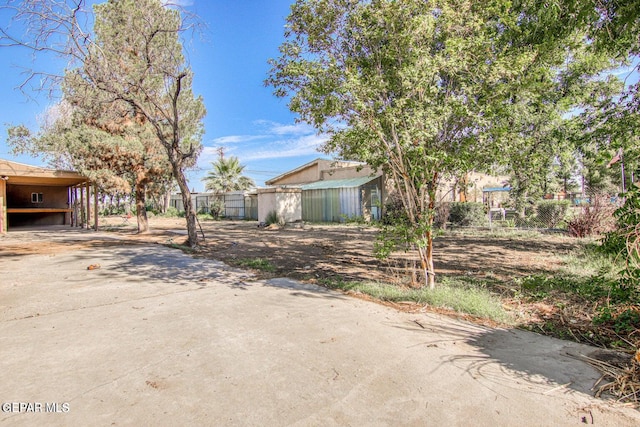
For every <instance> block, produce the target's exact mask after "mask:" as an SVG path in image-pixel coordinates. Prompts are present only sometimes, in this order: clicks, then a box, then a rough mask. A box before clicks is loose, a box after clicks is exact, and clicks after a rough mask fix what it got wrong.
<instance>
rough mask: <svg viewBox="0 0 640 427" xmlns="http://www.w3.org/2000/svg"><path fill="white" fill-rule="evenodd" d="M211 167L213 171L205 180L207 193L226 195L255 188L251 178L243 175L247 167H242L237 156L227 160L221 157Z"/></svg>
mask: <svg viewBox="0 0 640 427" xmlns="http://www.w3.org/2000/svg"><path fill="white" fill-rule="evenodd" d="M211 166H212V167H213V169H212V170H211V171H209V173H207V176H206V177H205V178H204V179H203V181H204V182H205V189H206V190H207V191H213V192H215V193H226V192H229V191H243V190H248V189H250V188H251V187H254V186H255V183H254V182H253V180H252V179H251V178H249V177H246V176H243V175H242V172H243V171H244V168H245V166H243V165H241V164H240V160H238V158H237V157H235V156H230V157H228V158H226V159H225V158H224V157H223V156H220V158H219V159H218V161H216V162H212V163H211Z"/></svg>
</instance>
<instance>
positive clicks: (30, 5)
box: [0, 0, 205, 246]
mask: <svg viewBox="0 0 640 427" xmlns="http://www.w3.org/2000/svg"><path fill="white" fill-rule="evenodd" d="M84 3H85V2H84V1H83V0H65V1H60V2H49V1H45V0H24V1H23V2H21V3H20V4H19V5H13V4H12V5H9V6H5V7H4V9H5V10H6V9H10V10H11V11H12V12H14V13H15V15H14V20H16V22H18V21H19V22H21V23H22V24H24V26H25V27H26V28H27V29H28V30H29V31H28V32H27V33H26V36H24V37H15V36H12V35H10V34H9V33H8V32H7V31H6V29H2V31H0V41H2V42H3V44H4V45H5V46H6V45H19V46H24V47H28V48H31V49H33V50H34V51H36V52H41V51H43V50H44V51H48V52H51V53H54V54H58V55H62V56H63V57H64V58H65V59H67V60H68V61H69V65H68V66H67V68H66V70H65V74H64V77H63V79H61V78H56V79H54V83H62V85H63V87H64V96H65V100H66V101H67V102H69V103H70V104H71V105H73V106H74V107H75V108H78V109H80V110H82V111H83V114H84V115H85V116H86V117H89V118H91V117H93V118H100V120H99V121H104V122H107V123H108V122H113V123H137V124H139V125H141V126H144V127H146V126H148V127H150V128H151V129H153V132H154V133H155V137H156V138H155V141H157V142H159V143H160V144H161V146H162V147H163V148H164V150H165V152H166V155H167V159H168V161H169V164H170V165H171V172H172V174H173V176H174V178H175V180H176V182H177V184H178V187H179V188H180V192H181V193H182V198H183V204H184V207H185V214H186V215H185V216H186V220H187V233H188V244H189V245H190V246H195V245H197V241H198V236H197V233H196V231H197V230H196V217H195V211H194V209H193V206H192V202H191V192H190V190H189V186H188V183H187V179H186V176H185V170H186V169H187V168H189V167H190V166H192V165H193V164H195V161H196V160H197V156H198V155H199V153H200V151H201V144H200V139H201V136H202V133H203V126H202V118H203V117H204V115H205V108H204V104H203V101H202V98H201V97H196V96H195V95H194V94H193V92H192V89H191V86H192V80H193V75H192V72H191V70H190V69H189V67H188V66H187V64H186V61H185V58H184V56H183V54H182V44H181V42H180V36H181V34H182V32H183V31H184V29H185V28H184V26H183V21H182V17H181V14H180V11H179V10H177V9H175V8H171V7H169V6H165V5H164V2H161V1H160V0H140V1H137V0H109V1H107V2H105V3H102V4H98V5H95V6H94V13H93V14H89V13H87V11H86V10H85V8H84ZM83 13H84V15H83ZM91 24H93V27H92V28H91ZM35 75H36V74H35V73H34V74H32V76H31V77H33V76H35ZM88 125H90V126H93V125H94V123H91V122H89V123H88ZM97 126H98V128H100V124H99V123H98V124H97ZM154 143H155V142H154Z"/></svg>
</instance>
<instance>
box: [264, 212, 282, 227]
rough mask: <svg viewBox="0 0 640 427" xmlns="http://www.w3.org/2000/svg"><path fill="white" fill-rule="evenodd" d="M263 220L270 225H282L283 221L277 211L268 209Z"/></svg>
mask: <svg viewBox="0 0 640 427" xmlns="http://www.w3.org/2000/svg"><path fill="white" fill-rule="evenodd" d="M264 222H265V224H267V225H271V224H276V225H284V221H283V220H282V218H280V215H278V212H276V211H275V210H273V211H270V212H269V213H268V214H267V217H266V218H265V219H264Z"/></svg>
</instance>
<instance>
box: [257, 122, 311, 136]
mask: <svg viewBox="0 0 640 427" xmlns="http://www.w3.org/2000/svg"><path fill="white" fill-rule="evenodd" d="M254 123H255V124H256V125H259V126H262V127H264V128H266V132H267V133H269V134H271V135H306V134H310V133H315V129H314V128H313V127H312V126H310V125H308V124H306V123H295V124H290V125H285V124H282V123H277V122H272V121H270V120H256V121H255V122H254Z"/></svg>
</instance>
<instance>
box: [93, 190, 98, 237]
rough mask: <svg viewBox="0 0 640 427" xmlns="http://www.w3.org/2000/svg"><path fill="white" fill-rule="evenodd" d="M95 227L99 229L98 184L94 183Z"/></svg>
mask: <svg viewBox="0 0 640 427" xmlns="http://www.w3.org/2000/svg"><path fill="white" fill-rule="evenodd" d="M93 198H94V199H93V228H94V229H95V230H96V231H98V184H94V185H93Z"/></svg>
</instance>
